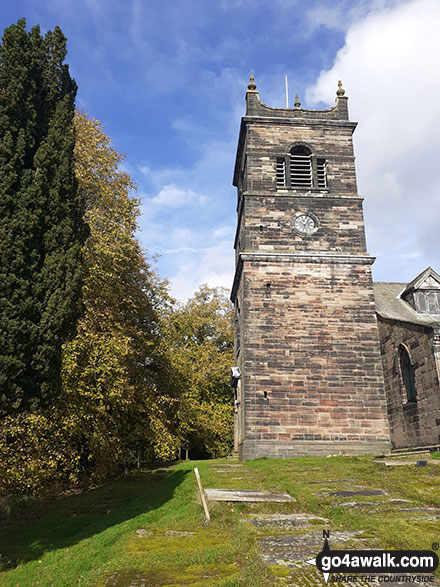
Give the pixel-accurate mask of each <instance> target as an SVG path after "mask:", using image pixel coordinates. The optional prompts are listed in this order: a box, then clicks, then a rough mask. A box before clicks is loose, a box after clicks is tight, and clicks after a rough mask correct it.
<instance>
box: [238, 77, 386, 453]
mask: <svg viewBox="0 0 440 587" xmlns="http://www.w3.org/2000/svg"><path fill="white" fill-rule="evenodd" d="M344 94H345V91H344V90H343V89H342V84H341V82H339V89H338V91H337V98H336V103H335V106H334V107H333V108H331V109H330V110H305V109H303V108H301V104H300V103H299V100H298V96H297V97H296V102H295V106H294V108H270V107H268V106H266V105H265V104H263V103H262V102H261V101H260V98H259V93H258V91H257V90H256V85H255V83H254V79H253V76H251V83H250V84H249V86H248V91H247V93H246V102H247V105H246V116H244V117H243V118H242V121H241V128H240V136H239V141H238V148H237V157H236V163H235V171H234V186H236V187H237V192H238V202H237V215H238V218H237V232H236V237H235V244H234V247H235V258H236V268H235V277H234V283H233V287H232V295H231V299H232V301H233V303H234V305H235V365H236V367H235V368H234V369H233V370H232V378H233V381H234V382H235V383H234V384H235V387H236V389H235V393H236V417H235V438H236V447H237V448H238V451H239V455H240V458H241V459H244V460H246V459H253V458H259V457H287V458H290V457H296V456H307V455H329V454H361V453H377V452H382V451H384V450H387V449H388V448H390V442H389V429H388V419H387V409H386V399H385V391H384V382H383V373H382V367H381V357H380V350H379V341H378V330H377V323H376V315H375V306H374V298H373V287H372V279H371V265H372V263H373V261H374V258H373V257H370V256H369V255H368V253H367V251H366V244H365V232H364V221H363V211H362V198H361V197H360V196H359V194H358V193H357V187H356V172H355V164H354V153H353V143H352V134H353V131H354V130H355V128H356V123H354V122H350V121H349V118H348V107H347V97H346V96H345V95H344Z"/></svg>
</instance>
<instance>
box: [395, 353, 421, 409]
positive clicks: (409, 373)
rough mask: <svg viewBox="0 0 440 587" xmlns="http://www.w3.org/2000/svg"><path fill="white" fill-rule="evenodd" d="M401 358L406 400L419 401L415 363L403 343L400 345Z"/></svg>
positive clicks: (401, 372) (401, 373) (409, 401)
mask: <svg viewBox="0 0 440 587" xmlns="http://www.w3.org/2000/svg"><path fill="white" fill-rule="evenodd" d="M399 360H400V377H401V383H402V384H403V387H404V389H405V392H406V400H407V402H408V403H414V402H415V401H417V396H416V386H415V371H414V365H413V364H412V362H411V357H410V356H409V353H408V350H407V349H406V347H405V345H403V344H401V345H400V346H399Z"/></svg>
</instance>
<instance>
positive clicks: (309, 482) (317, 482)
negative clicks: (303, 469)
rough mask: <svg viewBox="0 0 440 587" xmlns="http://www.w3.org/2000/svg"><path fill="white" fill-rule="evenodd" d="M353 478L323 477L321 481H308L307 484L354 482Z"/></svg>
mask: <svg viewBox="0 0 440 587" xmlns="http://www.w3.org/2000/svg"><path fill="white" fill-rule="evenodd" d="M354 482H355V479H324V480H323V481H308V482H306V483H307V485H318V484H320V485H321V484H325V483H354Z"/></svg>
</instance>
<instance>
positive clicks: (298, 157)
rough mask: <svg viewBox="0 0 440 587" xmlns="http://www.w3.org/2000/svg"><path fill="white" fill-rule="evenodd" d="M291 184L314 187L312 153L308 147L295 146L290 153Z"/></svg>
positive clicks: (293, 185) (300, 186)
mask: <svg viewBox="0 0 440 587" xmlns="http://www.w3.org/2000/svg"><path fill="white" fill-rule="evenodd" d="M290 185H291V186H292V187H299V188H311V187H313V174H312V154H311V152H310V150H309V149H307V147H302V146H299V147H294V148H293V149H292V151H291V153H290Z"/></svg>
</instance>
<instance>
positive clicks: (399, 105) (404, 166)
mask: <svg viewBox="0 0 440 587" xmlns="http://www.w3.org/2000/svg"><path fill="white" fill-rule="evenodd" d="M439 24H440V3H439V2H438V0H412V1H410V2H403V3H398V4H397V5H395V6H393V7H391V8H389V7H388V8H384V9H382V10H375V11H374V12H372V13H370V14H369V15H368V16H367V17H365V18H364V19H363V20H360V21H358V22H356V23H355V24H353V25H352V26H351V27H349V29H348V31H347V34H346V37H345V45H344V46H343V48H342V49H341V50H340V51H339V52H338V53H337V55H336V58H335V61H334V64H333V67H332V68H331V69H330V70H328V71H323V72H322V73H321V75H320V76H319V79H318V80H317V82H316V84H315V85H314V86H313V87H311V88H309V91H308V100H309V102H311V103H312V104H315V105H318V106H319V107H321V105H322V103H323V102H324V103H326V104H329V103H331V102H332V101H333V99H334V98H333V97H334V96H335V90H336V87H337V86H336V84H337V80H338V79H342V80H343V82H344V87H345V88H346V90H347V94H348V95H349V97H350V100H349V107H350V113H351V119H352V120H358V121H359V127H358V129H357V131H356V132H355V135H354V141H355V150H356V156H357V172H358V180H359V188H360V189H359V191H360V193H361V194H362V195H363V196H364V197H365V212H366V228H367V238H368V244H369V250H370V252H371V253H372V254H373V255H374V254H376V255H378V261H377V263H376V268H375V275H376V278H377V279H389V280H398V279H401V280H406V279H410V278H411V277H414V275H415V274H416V273H417V272H418V271H421V270H422V269H423V268H424V267H425V266H427V265H429V264H431V265H433V266H434V267H437V269H439V268H440V239H439V238H438V231H439V226H440V206H439V199H440V179H439V175H438V173H437V168H438V159H439V156H438V154H439V152H440V119H439V117H438V96H439V95H440V76H438V75H437V72H438V58H439V55H440V35H439V34H438V30H439Z"/></svg>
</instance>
